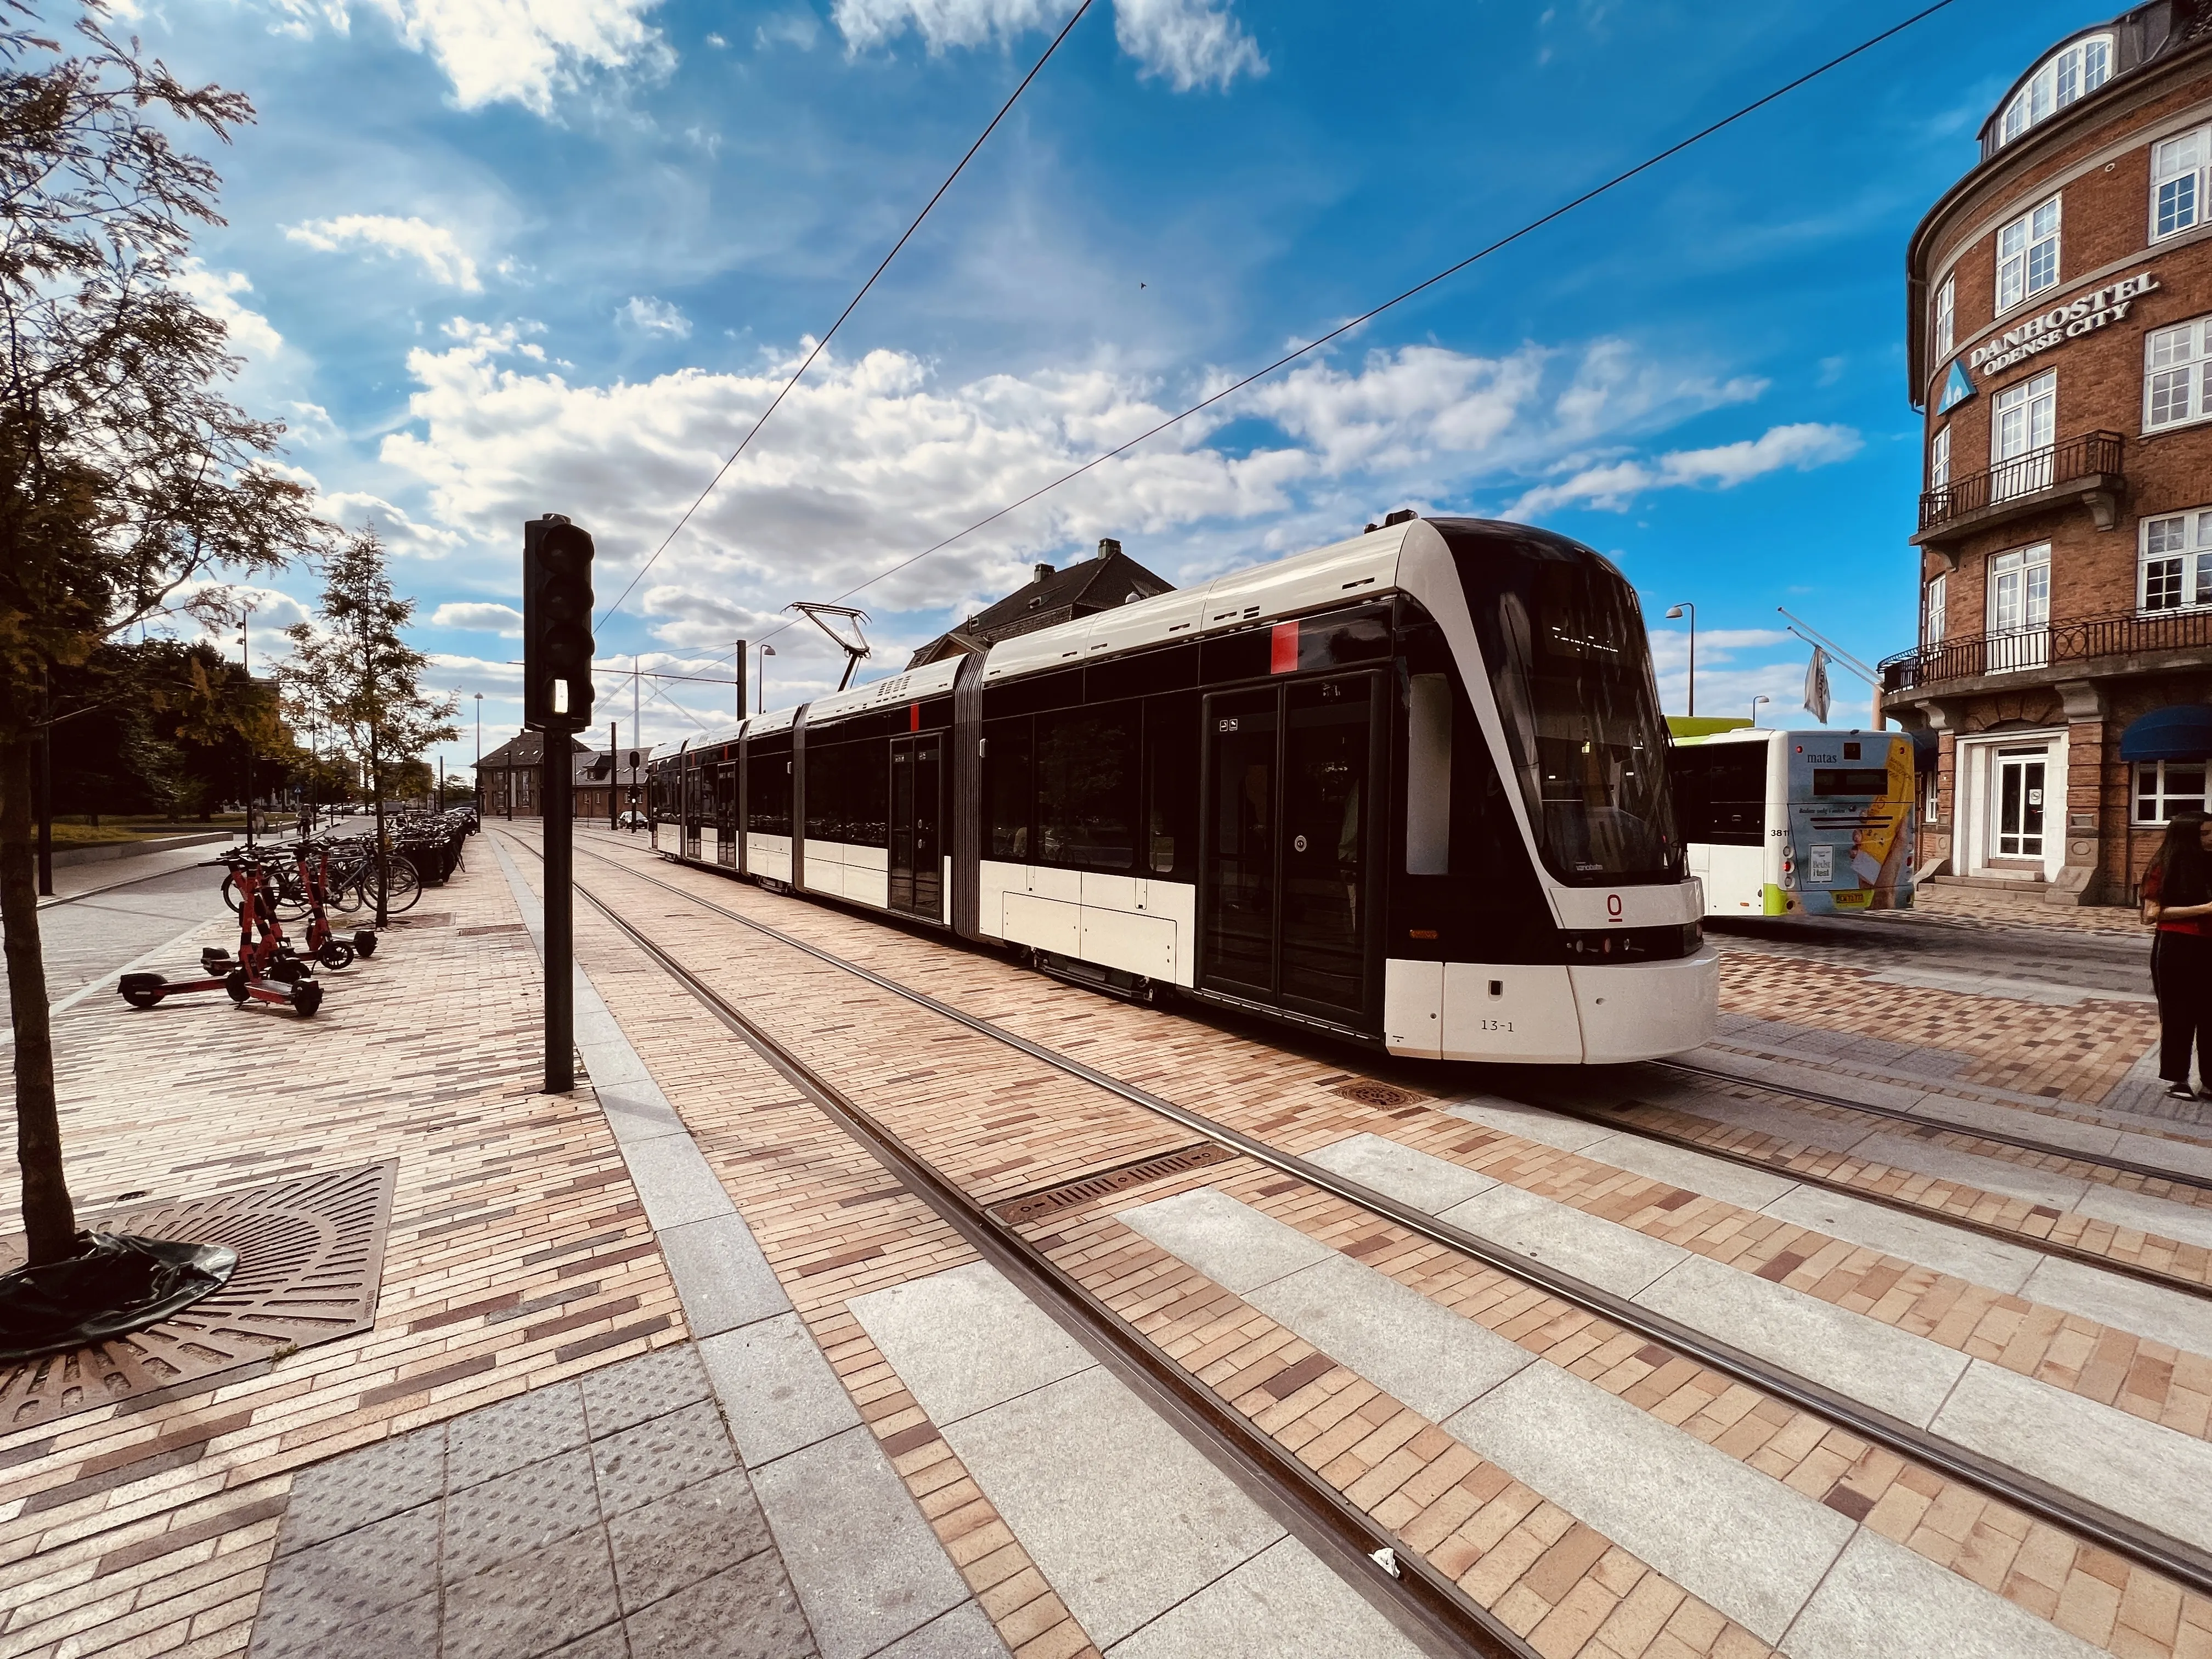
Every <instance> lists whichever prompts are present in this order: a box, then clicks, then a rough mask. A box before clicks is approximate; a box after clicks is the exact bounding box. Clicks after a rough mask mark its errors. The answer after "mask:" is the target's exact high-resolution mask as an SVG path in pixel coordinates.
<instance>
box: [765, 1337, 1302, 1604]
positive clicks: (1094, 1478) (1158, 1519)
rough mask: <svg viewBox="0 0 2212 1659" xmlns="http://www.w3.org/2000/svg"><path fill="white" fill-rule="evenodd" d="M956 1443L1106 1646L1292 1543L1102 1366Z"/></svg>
mask: <svg viewBox="0 0 2212 1659" xmlns="http://www.w3.org/2000/svg"><path fill="white" fill-rule="evenodd" d="M944 1432H945V1440H946V1441H947V1442H948V1443H950V1444H951V1447H952V1449H953V1450H954V1451H955V1452H956V1453H957V1454H958V1455H959V1457H960V1461H961V1462H963V1464H965V1465H966V1466H967V1468H968V1472H969V1474H972V1475H973V1476H975V1481H976V1484H977V1485H979V1486H981V1488H982V1489H983V1491H984V1492H985V1493H986V1494H987V1496H988V1497H989V1498H990V1499H991V1502H992V1503H993V1504H994V1505H996V1506H997V1508H998V1510H999V1513H1000V1515H1002V1516H1005V1517H1006V1524H1007V1525H1008V1526H1010V1527H1012V1528H1013V1531H1014V1534H1015V1536H1016V1537H1018V1538H1019V1539H1020V1540H1021V1541H1022V1544H1023V1546H1024V1548H1026V1549H1027V1550H1028V1551H1029V1553H1030V1559H1033V1560H1034V1561H1036V1564H1037V1567H1038V1569H1039V1570H1040V1571H1042V1572H1043V1574H1044V1576H1045V1578H1046V1580H1047V1581H1048V1583H1050V1584H1051V1585H1052V1587H1053V1588H1054V1589H1056V1590H1058V1591H1059V1592H1060V1598H1061V1600H1062V1601H1065V1602H1066V1604H1067V1607H1068V1611H1069V1612H1071V1613H1073V1614H1074V1615H1075V1617H1076V1619H1077V1620H1079V1622H1080V1623H1081V1624H1082V1626H1083V1627H1084V1629H1085V1630H1086V1631H1088V1632H1090V1634H1091V1639H1092V1640H1093V1641H1095V1642H1097V1644H1099V1645H1100V1646H1101V1647H1105V1646H1109V1645H1110V1644H1113V1643H1115V1642H1118V1641H1119V1640H1121V1638H1123V1637H1125V1636H1127V1635H1128V1634H1129V1633H1130V1632H1132V1631H1133V1630H1136V1629H1138V1628H1139V1627H1140V1626H1144V1625H1146V1624H1148V1623H1150V1622H1151V1621H1152V1620H1154V1619H1157V1618H1158V1616H1159V1615H1160V1614H1161V1613H1164V1612H1166V1611H1167V1610H1168V1609H1169V1608H1170V1607H1173V1606H1175V1605H1176V1603H1177V1602H1179V1601H1182V1600H1183V1599H1184V1598H1185V1597H1187V1596H1189V1595H1194V1594H1195V1593H1196V1592H1198V1591H1199V1590H1201V1589H1204V1588H1205V1587H1206V1585H1208V1584H1210V1583H1212V1582H1213V1581H1214V1580H1215V1579H1217V1578H1218V1577H1221V1576H1222V1575H1223V1574H1224V1573H1225V1572H1228V1571H1231V1569H1232V1568H1235V1567H1237V1566H1238V1565H1241V1564H1242V1563H1243V1562H1245V1561H1249V1560H1250V1559H1252V1558H1253V1557H1254V1556H1255V1555H1257V1554H1258V1553H1260V1552H1261V1550H1263V1549H1265V1548H1267V1547H1268V1546H1269V1545H1270V1544H1273V1543H1274V1542H1276V1541H1278V1540H1280V1539H1281V1538H1283V1537H1284V1535H1285V1534H1284V1532H1283V1529H1282V1528H1280V1527H1279V1526H1277V1525H1276V1524H1275V1522H1273V1520H1271V1519H1270V1518H1269V1517H1268V1516H1267V1515H1266V1514H1265V1513H1264V1512H1263V1511H1262V1510H1261V1509H1260V1507H1259V1506H1258V1505H1257V1504H1255V1503H1253V1502H1252V1500H1251V1499H1250V1498H1247V1497H1245V1496H1244V1494H1243V1492H1240V1491H1239V1490H1237V1487H1236V1486H1234V1485H1233V1484H1232V1483H1231V1481H1230V1480H1229V1478H1228V1477H1227V1476H1226V1475H1225V1474H1222V1473H1221V1472H1220V1471H1219V1470H1218V1469H1216V1468H1214V1467H1213V1465H1212V1464H1211V1463H1210V1462H1207V1461H1206V1458H1205V1457H1204V1456H1203V1455H1200V1453H1199V1451H1198V1450H1197V1449H1196V1448H1194V1446H1192V1445H1191V1444H1190V1443H1189V1442H1188V1441H1187V1440H1185V1439H1184V1438H1183V1437H1182V1436H1181V1435H1179V1434H1177V1433H1176V1431H1174V1430H1173V1429H1171V1428H1170V1427H1169V1426H1168V1425H1166V1424H1165V1423H1164V1422H1162V1421H1161V1420H1160V1419H1159V1418H1158V1416H1157V1415H1156V1414H1155V1413H1153V1412H1152V1410H1151V1409H1150V1408H1149V1407H1146V1405H1145V1404H1144V1403H1143V1402H1142V1401H1139V1399H1138V1398H1137V1397H1136V1395H1133V1394H1132V1393H1131V1392H1130V1391H1129V1390H1128V1389H1127V1388H1126V1387H1124V1386H1123V1385H1122V1384H1121V1383H1120V1382H1119V1381H1117V1380H1116V1379H1115V1378H1114V1377H1112V1376H1109V1375H1108V1374H1107V1372H1106V1371H1105V1370H1103V1368H1101V1367H1097V1366H1093V1367H1092V1368H1091V1369H1090V1370H1085V1371H1081V1372H1079V1373H1078V1374H1077V1375H1075V1376H1070V1377H1066V1378H1063V1379H1062V1380H1060V1382H1058V1383H1052V1384H1050V1385H1049V1386H1048V1387H1046V1388H1042V1389H1034V1390H1032V1391H1031V1392H1030V1393H1028V1394H1024V1395H1018V1396H1017V1397H1016V1398H1014V1399H1012V1400H1009V1401H1006V1403H1005V1404H1003V1405H1000V1406H994V1407H992V1408H991V1409H990V1410H988V1411H986V1412H980V1413H977V1414H975V1416H973V1417H969V1418H966V1419H963V1420H962V1421H960V1422H958V1423H953V1424H947V1425H944ZM765 1496H766V1494H765V1491H763V1498H765ZM1300 1547H1301V1548H1303V1546H1300ZM786 1554H787V1556H788V1554H789V1550H788V1548H787V1550H786ZM793 1572H794V1576H795V1575H796V1572H797V1564H796V1563H794V1564H793ZM1291 1634H1292V1633H1291V1632H1284V1633H1283V1639H1284V1640H1285V1642H1287V1641H1288V1640H1290V1639H1291Z"/></svg>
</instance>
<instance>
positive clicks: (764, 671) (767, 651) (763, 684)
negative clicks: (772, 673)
mask: <svg viewBox="0 0 2212 1659" xmlns="http://www.w3.org/2000/svg"><path fill="white" fill-rule="evenodd" d="M774 655H775V647H774V646H772V645H764V646H763V647H761V665H760V708H758V709H757V711H755V712H757V713H759V714H767V713H768V659H769V658H770V657H773V656H774Z"/></svg>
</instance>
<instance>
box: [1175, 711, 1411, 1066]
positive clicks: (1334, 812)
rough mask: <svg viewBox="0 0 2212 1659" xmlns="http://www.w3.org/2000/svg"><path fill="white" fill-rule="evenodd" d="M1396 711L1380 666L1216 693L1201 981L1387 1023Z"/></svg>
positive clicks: (1331, 1014) (1235, 992)
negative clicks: (1382, 847)
mask: <svg viewBox="0 0 2212 1659" xmlns="http://www.w3.org/2000/svg"><path fill="white" fill-rule="evenodd" d="M1382 714H1383V699H1382V696H1381V690H1380V682H1379V681H1378V680H1377V679H1376V678H1375V677H1374V676H1373V675H1371V674H1352V675H1345V676H1342V677H1340V678H1333V679H1325V680H1307V681H1302V682H1298V683H1296V684H1290V685H1284V686H1270V687H1267V689H1266V690H1252V691H1232V692H1224V693H1218V694H1217V695H1215V696H1209V697H1207V698H1206V713H1205V716H1204V718H1205V738H1206V762H1205V783H1206V799H1205V804H1204V811H1205V815H1206V816H1205V829H1206V834H1205V836H1204V845H1203V847H1202V848H1201V851H1200V863H1201V866H1202V867H1201V890H1200V900H1199V902H1200V922H1199V931H1200V952H1199V983H1200V985H1202V986H1205V987H1207V988H1209V989H1212V990H1218V991H1223V992H1226V993H1227V994H1231V995H1232V996H1241V997H1247V998H1249V999H1251V1000H1255V1001H1261V1002H1268V1003H1274V1004H1278V1005H1279V1006H1284V1007H1286V1008H1291V1009H1294V1010H1297V1011H1299V1012H1309V1013H1314V1014H1317V1015H1320V1016H1321V1017H1322V1018H1327V1019H1332V1020H1335V1021H1337V1022H1339V1023H1340V1024H1352V1025H1361V1026H1364V1025H1369V1024H1372V1023H1373V1021H1374V1018H1375V1016H1376V1010H1377V1007H1378V1006H1379V1001H1380V998H1379V991H1380V987H1379V986H1378V985H1376V983H1375V982H1374V978H1375V970H1374V969H1373V968H1372V966H1371V964H1372V960H1373V952H1372V951H1370V949H1369V945H1370V940H1371V939H1373V937H1374V929H1375V922H1376V918H1375V915H1374V914H1373V913H1374V908H1375V906H1374V904H1373V902H1372V899H1373V894H1374V890H1375V888H1376V883H1375V881H1374V880H1373V874H1374V868H1373V866H1374V862H1375V854H1374V852H1373V850H1372V849H1373V847H1374V845H1375V843H1376V835H1377V829H1378V826H1377V825H1376V822H1375V817H1376V814H1375V811H1374V797H1375V793H1376V788H1375V786H1376V776H1375V766H1374V757H1375V756H1376V755H1377V754H1378V753H1381V752H1382V733H1381V719H1382Z"/></svg>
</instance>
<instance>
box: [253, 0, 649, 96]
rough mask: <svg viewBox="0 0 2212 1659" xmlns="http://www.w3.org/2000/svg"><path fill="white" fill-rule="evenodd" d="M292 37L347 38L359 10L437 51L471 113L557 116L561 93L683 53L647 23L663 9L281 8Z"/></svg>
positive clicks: (517, 1)
mask: <svg viewBox="0 0 2212 1659" xmlns="http://www.w3.org/2000/svg"><path fill="white" fill-rule="evenodd" d="M274 3H275V5H276V9H277V10H278V11H280V12H282V13H283V15H285V17H286V19H287V20H288V21H287V22H286V24H285V25H284V26H283V27H284V32H286V33H301V34H303V33H307V32H308V31H309V30H310V29H311V28H312V27H313V26H314V25H315V24H317V23H323V24H325V25H327V26H329V27H332V28H334V29H336V30H337V31H338V32H339V33H344V32H345V31H346V30H347V28H348V27H350V25H351V22H352V7H353V6H354V5H356V4H362V5H367V6H369V7H371V8H372V9H374V10H375V11H377V12H379V13H381V14H382V15H384V16H386V18H389V19H390V20H391V21H392V26H393V27H395V28H397V29H398V31H399V35H400V38H401V40H404V41H405V42H406V43H407V45H408V46H410V47H411V48H412V49H413V50H415V51H416V52H428V54H429V55H430V57H431V58H433V59H434V60H435V62H436V64H437V65H438V67H439V68H440V69H441V70H444V71H445V73H446V76H447V79H448V80H450V81H451V82H453V101H454V102H455V103H456V104H458V105H459V106H460V107H461V108H463V109H480V108H482V107H483V106H485V105H487V104H495V103H501V102H506V103H516V104H520V105H521V106H523V107H524V108H526V109H529V110H533V111H535V112H537V113H538V114H540V115H551V114H552V113H554V99H555V96H556V94H560V93H563V92H568V91H571V90H573V89H574V88H577V87H578V86H580V84H581V83H582V82H583V81H584V80H585V78H586V76H590V75H592V74H594V73H613V72H617V71H628V72H629V73H631V74H634V75H641V76H661V75H665V74H666V73H667V71H668V70H669V69H670V68H671V66H672V65H673V64H674V62H675V54H674V53H673V52H671V51H670V50H669V48H668V43H667V42H666V41H665V40H663V39H662V38H661V35H660V32H659V30H658V29H655V28H653V27H651V26H650V25H649V24H647V22H646V21H645V17H646V15H647V13H650V12H652V11H653V10H654V9H656V8H657V7H658V6H659V0H274Z"/></svg>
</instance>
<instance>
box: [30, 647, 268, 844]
mask: <svg viewBox="0 0 2212 1659" xmlns="http://www.w3.org/2000/svg"><path fill="white" fill-rule="evenodd" d="M51 708H52V719H51V721H50V723H49V727H48V729H49V731H50V732H51V733H52V738H53V744H54V754H53V780H54V810H55V811H57V812H90V813H94V814H98V813H101V812H163V813H167V814H168V815H170V816H173V817H184V816H197V817H207V816H208V815H209V814H210V812H212V811H213V810H214V808H215V805H216V802H218V801H221V800H225V799H235V798H236V797H237V796H238V795H239V794H240V793H241V792H242V791H243V789H244V787H245V782H246V763H247V761H248V760H249V758H250V759H251V760H252V762H253V769H254V774H255V777H256V780H257V781H258V784H259V785H260V786H261V787H263V788H264V789H270V790H281V789H282V788H283V787H284V785H285V784H286V782H287V781H288V780H289V778H290V777H291V776H292V775H293V774H294V773H295V771H298V772H301V773H304V772H305V770H306V769H307V764H308V761H309V757H308V756H307V753H306V752H305V751H304V750H301V749H300V748H299V746H298V744H297V743H296V741H295V738H294V737H293V735H292V733H291V732H290V731H289V729H288V728H287V727H286V726H285V725H284V723H283V717H282V710H281V708H280V706H279V704H278V702H277V697H276V687H275V686H274V684H272V683H271V682H270V681H268V680H265V679H260V680H257V679H250V678H247V677H246V673H245V672H244V671H242V670H241V669H240V667H239V665H237V664H236V663H234V662H230V661H228V660H226V659H225V658H224V657H223V655H222V653H221V652H219V651H218V650H216V647H213V646H212V645H210V644H208V643H207V642H206V641H193V642H191V644H185V643H183V642H182V641H177V640H172V639H161V638H155V639H149V640H146V641H143V642H136V643H134V642H131V641H105V642H103V643H101V644H100V645H97V646H95V647H93V649H92V650H91V651H90V652H89V653H87V655H86V658H85V660H84V661H83V662H82V663H75V664H65V665H57V666H56V667H55V669H54V671H53V681H52V704H51Z"/></svg>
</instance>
